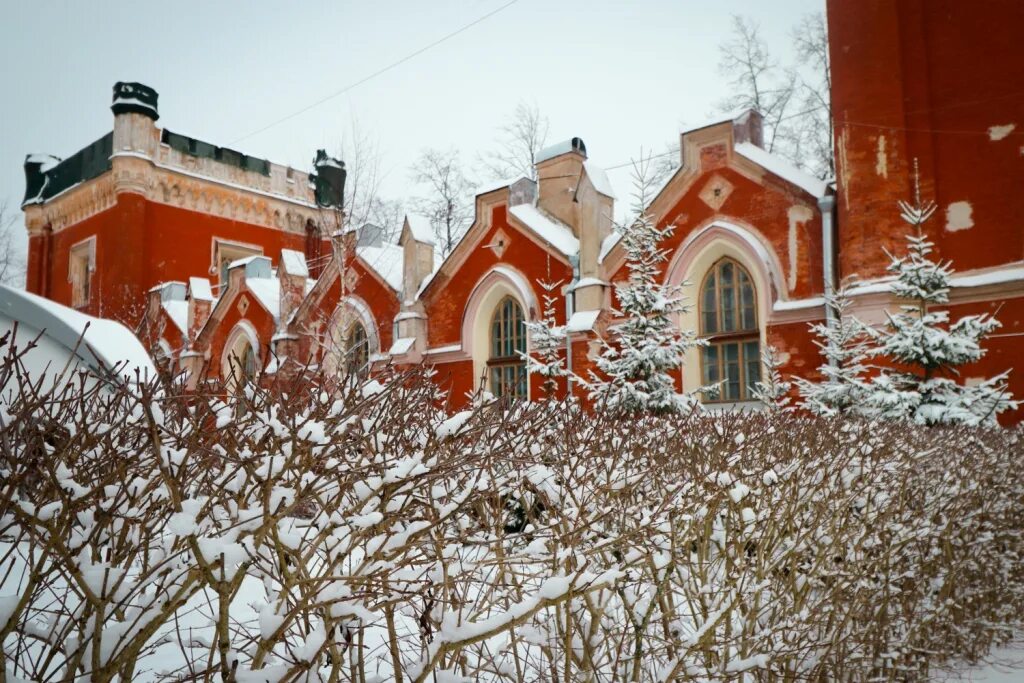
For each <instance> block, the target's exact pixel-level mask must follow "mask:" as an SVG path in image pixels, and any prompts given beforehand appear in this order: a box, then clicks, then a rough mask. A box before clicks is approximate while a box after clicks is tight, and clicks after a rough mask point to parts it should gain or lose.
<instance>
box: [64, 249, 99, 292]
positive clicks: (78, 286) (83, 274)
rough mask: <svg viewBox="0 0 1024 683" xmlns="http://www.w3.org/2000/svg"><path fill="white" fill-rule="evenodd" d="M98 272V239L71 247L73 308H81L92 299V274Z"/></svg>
mask: <svg viewBox="0 0 1024 683" xmlns="http://www.w3.org/2000/svg"><path fill="white" fill-rule="evenodd" d="M95 270H96V238H95V237H90V238H89V239H87V240H83V241H81V242H79V243H78V244H76V245H74V246H73V247H71V251H70V252H69V255H68V282H70V283H71V306H72V307H74V308H81V307H82V306H86V305H87V304H88V303H89V300H90V298H91V297H92V274H93V272H94V271H95Z"/></svg>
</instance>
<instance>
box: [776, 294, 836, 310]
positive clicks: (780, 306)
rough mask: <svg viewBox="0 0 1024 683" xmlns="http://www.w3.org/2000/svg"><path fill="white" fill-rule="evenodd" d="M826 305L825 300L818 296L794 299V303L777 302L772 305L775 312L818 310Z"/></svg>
mask: <svg viewBox="0 0 1024 683" xmlns="http://www.w3.org/2000/svg"><path fill="white" fill-rule="evenodd" d="M824 305H825V298H824V297H821V296H816V297H813V298H810V299H794V300H792V301H776V302H775V303H774V304H772V310H773V311H798V310H801V309H804V308H817V307H818V306H824Z"/></svg>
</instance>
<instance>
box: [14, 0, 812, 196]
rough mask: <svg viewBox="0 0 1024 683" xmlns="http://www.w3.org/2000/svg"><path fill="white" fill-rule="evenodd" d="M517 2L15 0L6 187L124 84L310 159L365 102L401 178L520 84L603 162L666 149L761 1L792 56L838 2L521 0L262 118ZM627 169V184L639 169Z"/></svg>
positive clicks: (520, 91) (95, 120) (93, 119)
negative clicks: (809, 17)
mask: <svg viewBox="0 0 1024 683" xmlns="http://www.w3.org/2000/svg"><path fill="white" fill-rule="evenodd" d="M507 2H509V0H433V1H427V2H424V1H419V2H416V1H413V0H402V1H397V0H396V1H393V2H391V1H380V2H365V1H364V2H349V1H345V2H326V1H319V2H318V1H314V0H306V1H305V2H296V3H293V2H280V1H279V0H277V1H274V2H271V1H259V2H257V1H251V2H244V3H243V2H226V1H225V2H204V1H189V2H182V1H175V2H143V1H141V0H134V1H132V2H127V1H125V2H115V1H113V0H109V1H105V0H91V1H90V2H78V1H70V0H69V1H68V2H46V1H41V0H40V1H34V2H21V1H19V2H14V1H13V0H4V5H5V6H4V8H3V17H4V20H3V22H0V64H3V67H2V71H0V79H2V83H0V85H2V87H0V93H3V95H2V97H3V99H4V101H3V106H2V107H0V200H3V199H7V201H8V206H11V207H16V206H17V205H18V204H19V203H20V201H21V198H22V195H23V192H24V179H23V174H22V170H21V168H22V162H23V160H24V157H25V154H27V153H31V152H47V153H51V154H56V155H58V156H61V157H66V156H69V155H70V154H73V153H74V152H75V151H77V150H78V149H80V148H81V147H83V146H85V145H86V144H88V143H89V142H91V141H92V140H94V139H96V138H98V137H100V136H101V135H103V134H104V133H105V132H107V131H108V130H110V129H111V126H112V114H111V112H110V108H109V107H110V98H111V87H112V86H113V84H114V82H115V81H118V80H130V81H140V82H143V83H146V84H148V85H150V86H152V87H154V88H156V89H157V91H158V92H159V93H160V115H161V118H160V122H159V123H160V125H161V126H165V127H167V128H170V129H171V130H175V131H178V132H181V133H184V134H186V135H191V136H193V137H198V138H201V139H204V140H207V141H209V142H212V143H214V144H217V145H223V146H231V147H233V148H235V149H238V150H240V151H242V152H245V153H248V154H252V155H256V156H261V157H265V158H268V159H270V160H272V161H276V162H279V163H286V164H291V165H293V166H295V167H298V168H304V169H306V168H309V166H310V161H311V159H312V157H313V154H314V151H315V150H316V148H318V147H327V148H334V149H337V147H338V145H339V143H340V140H341V138H342V135H343V134H344V133H345V132H346V131H348V130H350V126H351V121H352V120H353V118H354V119H356V120H357V121H358V125H359V127H360V128H361V129H362V130H364V131H365V132H367V133H370V134H372V135H374V136H375V137H376V138H377V139H378V141H379V145H380V150H381V152H382V155H383V168H384V170H385V171H386V173H387V177H386V179H385V185H384V188H383V194H385V195H388V196H403V195H407V194H408V193H409V192H410V191H411V188H410V185H409V181H408V173H407V168H408V166H409V164H410V163H411V162H412V161H413V160H414V158H415V156H416V154H417V152H418V151H419V150H420V149H421V148H423V147H427V146H433V147H447V146H450V145H455V146H457V147H459V148H460V149H461V150H462V152H463V156H464V158H465V159H466V160H472V158H473V156H474V154H475V153H476V152H477V151H479V150H484V149H486V148H488V147H489V146H492V144H493V140H494V138H495V129H496V128H497V127H498V126H499V125H500V124H501V123H502V122H503V120H504V119H505V117H506V116H507V115H508V113H509V112H510V111H511V110H512V109H513V108H514V107H515V104H516V102H517V101H519V100H527V101H531V102H536V103H537V104H538V105H539V106H540V108H541V109H542V110H543V112H544V113H545V114H546V115H547V116H548V118H549V119H550V122H551V130H550V135H549V141H551V142H554V141H557V140H561V139H565V138H568V137H572V136H580V137H582V138H583V139H584V141H585V142H586V144H587V150H588V152H589V154H590V157H591V158H592V159H594V160H595V161H596V162H597V163H599V164H602V165H604V166H611V165H614V164H617V163H622V162H626V161H629V160H630V159H631V158H632V157H634V156H636V154H637V151H638V150H639V149H640V147H641V145H642V146H644V147H648V148H650V147H653V148H655V149H656V150H657V151H661V150H662V149H663V148H664V145H665V144H666V142H668V141H669V140H672V139H673V138H674V137H675V136H676V134H677V133H678V131H679V130H680V129H681V128H682V127H685V126H688V125H693V124H695V123H700V122H703V121H704V120H706V119H707V117H708V115H709V114H712V113H713V112H714V111H715V104H716V102H718V101H719V100H720V99H721V98H722V97H723V96H725V95H726V94H727V89H726V84H725V82H724V80H723V78H722V77H721V75H720V74H719V73H718V70H717V63H718V45H719V44H720V43H721V42H722V41H723V40H724V39H726V38H727V37H728V34H729V22H730V16H731V15H732V14H741V15H745V16H748V17H751V18H752V19H754V20H755V21H757V22H758V23H759V24H760V25H761V29H762V33H763V35H764V37H765V39H766V41H767V42H768V43H769V44H770V46H771V47H772V48H773V50H776V51H777V52H778V53H779V56H780V58H783V59H787V60H788V59H789V57H790V54H791V53H790V42H791V41H790V29H791V27H792V26H793V25H794V24H795V23H796V22H797V21H798V20H799V19H800V17H801V16H802V15H804V14H807V13H810V12H818V11H822V10H823V8H824V0H773V1H772V2H764V1H763V0H717V1H715V2H710V3H709V2H707V1H706V0H700V1H698V0H666V1H654V0H650V1H647V2H632V3H631V2H621V1H620V2H611V1H607V2H606V1H602V0H559V1H558V2H548V1H546V0H517V1H516V2H514V3H513V4H512V5H511V6H509V7H507V8H505V9H503V10H502V11H500V12H498V13H497V14H495V15H494V16H492V17H490V18H488V19H486V20H484V21H482V22H481V23H479V24H477V25H476V26H473V27H472V28H469V29H468V30H466V31H464V32H463V33H461V34H459V35H457V36H455V37H454V38H451V39H450V40H448V41H446V42H444V43H442V44H441V45H439V46H437V47H434V48H432V49H431V50H429V51H427V52H426V53H424V54H421V55H419V56H417V57H414V58H413V59H411V60H410V61H408V62H406V63H404V64H402V65H401V66H398V67H396V68H395V69H393V70H391V71H389V72H387V73H385V74H383V75H381V76H377V77H376V78H374V79H372V80H370V81H369V82H367V83H365V84H363V85H360V86H359V87H357V88H355V89H353V90H352V91H350V92H349V93H347V94H345V95H342V96H340V97H337V98H334V99H331V100H329V101H328V102H326V103H324V104H322V105H320V106H317V107H315V108H314V109H312V110H310V111H308V112H306V113H304V114H301V115H299V116H297V117H295V118H292V119H290V120H289V121H287V122H284V123H281V124H280V125H277V126H275V127H273V128H270V129H269V130H266V131H264V132H261V133H259V134H257V135H252V136H250V137H245V139H242V140H240V139H239V138H243V136H246V135H247V134H249V133H251V132H253V131H255V130H257V129H260V128H262V127H264V126H266V125H267V124H268V123H271V122H273V121H275V120H278V119H280V118H282V117H284V116H287V115H289V114H291V113H293V112H295V111H297V110H299V109H301V108H303V107H305V106H307V105H309V104H311V103H313V102H315V101H317V100H320V99H322V98H324V97H326V96H328V95H330V94H331V93H334V92H337V91H339V90H341V89H343V88H344V87H345V86H347V85H349V84H351V83H353V82H355V81H358V80H360V79H361V78H364V77H365V76H367V75H369V74H371V73H373V72H375V71H377V70H378V69H380V68H382V67H384V66H387V65H388V64H390V63H392V62H394V61H396V60H398V59H400V58H402V57H404V56H406V55H408V54H410V53H412V52H414V51H416V50H418V49H420V48H422V47H424V46H426V45H427V44H429V43H431V42H433V41H435V40H437V39H438V38H441V37H442V36H444V35H446V34H448V33H450V32H452V31H454V30H456V29H458V28H459V27H461V26H464V25H466V24H468V23H470V22H472V21H474V20H475V19H478V18H479V17H482V16H483V15H485V14H487V13H489V12H492V11H493V10H495V9H497V8H499V7H501V6H502V5H505V4H506V3H507ZM612 181H613V182H614V183H615V184H616V185H617V186H618V187H621V188H622V189H621V190H620V191H619V194H620V196H625V195H626V194H627V193H626V190H627V189H628V188H627V187H626V186H625V184H626V183H627V181H628V177H627V175H625V174H624V172H618V173H616V174H614V175H613V176H612Z"/></svg>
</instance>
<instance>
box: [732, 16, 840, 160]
mask: <svg viewBox="0 0 1024 683" xmlns="http://www.w3.org/2000/svg"><path fill="white" fill-rule="evenodd" d="M792 38H793V44H794V47H795V50H796V60H797V63H796V64H795V65H792V66H784V65H782V64H780V63H779V62H778V61H777V60H776V59H775V58H774V56H773V55H772V54H771V51H770V50H769V49H768V47H767V45H766V44H765V42H764V40H763V39H762V38H761V34H760V31H759V28H758V26H757V24H755V23H754V22H752V21H751V20H749V19H747V18H744V17H740V16H734V17H733V33H732V37H731V39H730V40H729V41H727V42H725V43H723V44H722V45H721V47H720V50H721V60H720V62H719V69H720V70H721V72H722V73H723V74H724V75H726V76H728V77H729V78H730V85H731V86H732V88H733V95H732V96H730V97H728V98H726V99H725V100H723V101H722V102H720V103H719V106H720V108H721V109H722V110H723V111H735V110H738V109H756V110H757V111H758V112H760V113H761V115H762V116H763V117H764V139H765V148H766V149H767V150H768V151H769V152H773V153H775V154H779V155H781V156H783V157H786V158H787V159H789V160H790V161H792V162H793V163H795V164H796V165H797V166H799V167H801V168H803V169H805V170H806V171H807V172H809V173H813V174H814V175H816V176H817V177H819V178H831V177H833V176H834V174H835V161H834V158H833V157H834V154H833V149H832V110H831V106H830V103H829V92H830V88H831V77H830V74H829V57H828V33H827V30H826V26H825V17H824V15H823V14H821V13H817V14H809V15H806V16H805V17H804V18H803V19H802V20H801V21H800V22H799V23H798V24H797V25H796V26H795V27H794V28H793V31H792Z"/></svg>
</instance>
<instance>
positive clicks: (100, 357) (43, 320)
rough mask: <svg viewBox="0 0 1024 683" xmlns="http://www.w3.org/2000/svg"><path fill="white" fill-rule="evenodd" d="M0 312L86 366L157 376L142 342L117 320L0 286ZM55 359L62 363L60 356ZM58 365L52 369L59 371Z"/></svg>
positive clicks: (126, 374) (121, 372)
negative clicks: (99, 316) (96, 316)
mask: <svg viewBox="0 0 1024 683" xmlns="http://www.w3.org/2000/svg"><path fill="white" fill-rule="evenodd" d="M0 314H2V315H4V316H6V317H7V318H10V319H11V320H13V321H16V322H17V323H19V325H20V326H23V327H26V328H31V329H34V330H38V331H40V332H42V331H45V334H46V336H47V337H48V338H49V339H50V340H52V341H54V342H55V343H57V344H59V345H60V346H63V347H64V348H66V349H67V351H68V353H69V354H73V355H74V356H77V357H78V359H79V360H80V361H81V362H82V363H83V364H84V365H86V366H87V367H89V368H91V369H94V370H98V369H99V368H100V367H101V366H102V367H104V368H106V369H107V370H111V369H113V368H117V369H118V370H119V374H120V375H121V376H122V377H125V378H128V379H131V380H133V379H135V373H136V371H138V373H139V375H140V376H147V375H148V376H149V377H154V376H155V375H156V368H155V367H154V366H153V361H152V359H150V357H149V353H147V352H146V349H145V347H143V345H142V342H140V341H139V339H138V338H137V337H136V336H135V335H134V334H132V332H131V330H129V329H128V328H127V327H125V326H124V325H122V324H121V323H119V322H117V321H115V320H108V319H106V318H94V317H93V316H91V315H86V314H84V313H81V312H79V311H76V310H74V309H73V308H68V307H67V306H62V305H61V304H58V303H57V302H55V301H50V300H49V299H45V298H43V297H41V296H37V295H35V294H30V293H29V292H26V291H24V290H20V289H14V288H12V287H7V286H6V285H0ZM55 362H60V363H63V362H64V361H63V360H61V359H55ZM59 371H60V367H55V368H54V369H53V372H59Z"/></svg>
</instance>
